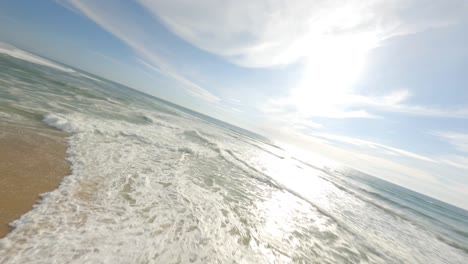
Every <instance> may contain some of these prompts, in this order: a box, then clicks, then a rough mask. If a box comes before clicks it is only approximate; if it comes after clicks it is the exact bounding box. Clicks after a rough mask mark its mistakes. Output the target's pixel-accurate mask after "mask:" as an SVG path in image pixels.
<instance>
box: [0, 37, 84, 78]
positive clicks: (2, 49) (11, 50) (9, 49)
mask: <svg viewBox="0 0 468 264" xmlns="http://www.w3.org/2000/svg"><path fill="white" fill-rule="evenodd" d="M1 53H3V54H7V55H9V56H12V57H15V58H18V59H21V60H25V61H29V62H32V63H35V64H39V65H44V66H47V67H50V68H53V69H56V70H59V71H64V72H75V71H74V70H72V69H70V68H67V67H65V66H62V65H60V64H57V63H55V62H52V61H50V60H47V59H45V58H42V57H39V56H37V55H34V54H31V53H29V52H26V51H24V50H20V49H18V48H15V47H13V46H10V45H8V44H6V43H3V42H0V54H1Z"/></svg>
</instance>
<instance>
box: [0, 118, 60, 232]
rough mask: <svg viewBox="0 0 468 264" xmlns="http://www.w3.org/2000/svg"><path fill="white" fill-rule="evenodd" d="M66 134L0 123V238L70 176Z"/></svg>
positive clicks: (35, 126) (35, 127) (10, 123)
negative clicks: (44, 196)
mask: <svg viewBox="0 0 468 264" xmlns="http://www.w3.org/2000/svg"><path fill="white" fill-rule="evenodd" d="M66 135H67V134H66V133H64V132H61V131H58V130H55V129H52V128H48V127H46V126H45V125H40V124H38V125H24V124H18V123H12V122H0V174H1V177H0V186H2V188H0V237H4V236H5V235H6V234H7V233H8V232H9V231H11V229H12V227H10V226H9V223H11V222H12V221H14V220H15V219H17V218H18V217H20V216H21V215H22V214H24V213H26V212H27V211H29V210H31V208H32V207H33V205H34V204H35V203H36V202H38V201H39V199H40V196H39V195H40V194H41V193H45V192H49V191H52V190H53V189H55V188H56V187H57V186H58V185H59V183H60V180H61V179H62V177H64V176H66V175H68V174H69V163H68V161H67V160H66V148H67V144H66V140H65V136H66Z"/></svg>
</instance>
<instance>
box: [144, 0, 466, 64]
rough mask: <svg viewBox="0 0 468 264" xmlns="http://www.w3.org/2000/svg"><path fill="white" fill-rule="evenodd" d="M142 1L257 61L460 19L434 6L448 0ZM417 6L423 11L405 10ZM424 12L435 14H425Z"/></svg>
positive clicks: (172, 21)
mask: <svg viewBox="0 0 468 264" xmlns="http://www.w3.org/2000/svg"><path fill="white" fill-rule="evenodd" d="M139 2H140V3H141V4H142V5H143V6H145V7H146V8H147V9H148V10H149V11H151V12H152V13H153V14H154V15H155V16H157V17H158V18H159V19H161V20H162V21H163V23H164V24H166V25H167V27H168V28H169V29H171V30H172V31H173V32H174V33H175V34H177V35H178V36H179V37H181V38H182V39H184V40H186V41H187V42H189V43H191V44H192V45H194V46H196V47H198V48H200V49H203V50H206V51H209V52H211V53H215V54H218V55H221V56H223V57H225V58H227V59H229V60H230V61H232V62H234V63H238V64H240V65H243V66H251V67H264V66H274V65H283V64H289V63H292V62H295V61H297V60H298V59H300V58H303V57H311V55H312V56H316V55H320V52H321V51H322V50H323V48H327V49H330V48H334V47H332V46H333V45H335V46H336V47H335V48H338V49H336V50H339V48H341V47H342V46H347V45H353V44H363V43H362V42H359V41H358V42H357V43H352V41H351V42H349V41H348V42H347V43H340V41H342V40H345V39H346V37H347V36H349V35H353V36H357V35H360V36H361V37H362V38H367V40H370V41H371V42H372V41H375V40H381V39H385V38H388V37H390V36H394V35H398V34H408V33H410V32H414V31H418V30H422V29H425V28H428V27H435V26H440V25H446V24H448V23H451V22H452V21H453V20H455V19H456V17H454V16H449V15H447V14H444V15H439V14H437V13H436V12H433V11H434V10H433V9H436V10H437V8H438V7H439V6H447V0H443V1H442V0H438V1H431V3H427V2H424V3H419V1H414V0H413V1H403V0H393V1H384V0H373V1H369V0H367V1H366V0H364V1H363V0H348V1H339V0H334V1H329V0H328V1H326V0H316V1H310V0H298V1H287V0H279V1H269V0H258V1H251V0H237V1H216V0H199V1H191V0H172V1H165V0H139ZM449 2H450V3H451V4H452V6H454V7H453V10H455V11H456V10H457V8H459V6H460V5H461V4H463V1H457V0H455V1H454V0H449ZM439 9H440V8H439ZM414 10H417V12H415V14H417V15H418V17H416V16H415V17H416V18H413V16H409V17H407V16H405V14H407V13H408V12H409V11H414ZM421 13H422V14H423V15H426V16H428V17H429V18H430V19H421V18H420V17H424V16H420V15H419V14H421ZM335 37H337V39H333V38H335ZM369 37H371V38H370V39H369ZM335 40H337V41H335ZM330 44H331V45H332V46H330ZM373 44H375V43H370V45H371V46H372V45H373Z"/></svg>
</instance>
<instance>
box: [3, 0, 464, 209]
mask: <svg viewBox="0 0 468 264" xmlns="http://www.w3.org/2000/svg"><path fill="white" fill-rule="evenodd" d="M0 25H1V27H0V40H1V41H4V42H7V43H10V44H13V45H15V46H17V47H19V48H23V49H26V50H28V51H31V52H34V53H36V54H39V55H42V56H45V57H48V58H51V59H54V60H56V61H60V62H63V63H65V64H68V65H71V66H75V67H78V68H81V69H83V70H86V71H88V72H91V73H94V74H97V75H100V76H103V77H105V78H108V79H111V80H114V81H117V82H120V83H122V84H125V85H128V86H130V87H133V88H136V89H139V90H142V91H144V92H147V93H150V94H152V95H155V96H158V97H160V98H163V99H166V100H169V101H171V102H174V103H177V104H180V105H183V106H186V107H189V108H191V109H194V110H197V111H200V112H202V113H205V114H208V115H211V116H213V117H216V118H219V119H222V120H225V121H228V122H230V123H233V124H236V125H239V126H241V127H244V128H247V129H250V130H253V131H256V132H259V133H262V134H264V135H267V136H269V137H271V138H273V139H274V140H276V141H278V142H280V143H282V144H283V145H288V146H290V147H291V148H293V149H295V151H300V150H301V151H302V150H303V149H306V150H309V151H314V152H316V153H319V154H321V155H324V156H326V157H329V158H331V159H334V160H337V161H339V162H341V163H344V164H346V165H350V166H351V167H354V168H356V169H360V170H363V171H365V172H367V173H370V174H372V175H375V176H378V177H381V178H384V179H386V180H389V181H391V182H394V183H397V184H400V185H403V186H405V187H408V188H411V189H413V190H416V191H419V192H422V193H425V194H428V195H431V196H434V197H436V198H439V199H441V200H444V201H447V202H450V203H453V204H456V205H459V206H461V207H464V208H468V201H467V199H466V197H468V74H467V70H466V69H468V48H467V47H468V45H466V43H468V3H467V1H464V0H433V1H430V2H428V1H422V0H406V1H403V0H393V1H381V0H373V1H366V0H364V1H362V0H361V1H357V0H348V1H309V0H304V1H301V0H298V1H280V0H278V1H266V0H259V1H209V0H201V1H188V0H185V1H184V0H173V1H149V0H139V1H107V0H103V1H79V0H75V1H73V0H70V1H66V0H63V1H62V0H57V1H2V2H0ZM298 146H299V147H300V148H299V147H298ZM307 156H308V157H309V158H310V157H311V155H307Z"/></svg>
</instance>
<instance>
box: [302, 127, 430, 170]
mask: <svg viewBox="0 0 468 264" xmlns="http://www.w3.org/2000/svg"><path fill="white" fill-rule="evenodd" d="M310 135H311V136H315V137H319V138H324V139H329V140H333V141H338V142H341V143H347V144H351V145H355V146H358V147H363V148H367V149H372V150H374V151H380V152H381V153H383V154H391V155H400V156H405V157H408V158H413V159H419V160H422V161H427V162H434V163H437V161H436V160H434V159H432V158H430V157H427V156H424V155H420V154H417V153H414V152H411V151H407V150H404V149H400V148H396V147H391V146H387V145H384V144H380V143H376V142H372V141H368V140H363V139H358V138H353V137H348V136H340V135H334V134H328V133H312V134H310Z"/></svg>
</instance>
